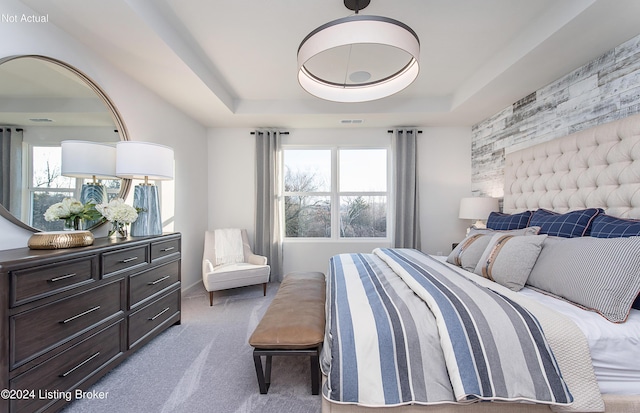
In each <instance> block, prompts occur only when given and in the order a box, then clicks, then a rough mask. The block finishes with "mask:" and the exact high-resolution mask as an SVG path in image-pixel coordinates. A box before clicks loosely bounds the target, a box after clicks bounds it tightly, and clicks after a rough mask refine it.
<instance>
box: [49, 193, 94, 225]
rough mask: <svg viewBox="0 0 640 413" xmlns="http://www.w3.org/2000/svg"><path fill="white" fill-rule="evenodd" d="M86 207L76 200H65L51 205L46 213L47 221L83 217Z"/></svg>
mask: <svg viewBox="0 0 640 413" xmlns="http://www.w3.org/2000/svg"><path fill="white" fill-rule="evenodd" d="M84 209H85V206H84V205H83V204H82V202H80V201H78V200H77V199H75V198H64V199H63V200H62V202H58V203H55V204H53V205H51V206H50V207H49V208H47V210H46V211H45V213H44V219H45V221H56V220H58V219H67V218H72V216H73V215H81V214H82V212H83V211H84Z"/></svg>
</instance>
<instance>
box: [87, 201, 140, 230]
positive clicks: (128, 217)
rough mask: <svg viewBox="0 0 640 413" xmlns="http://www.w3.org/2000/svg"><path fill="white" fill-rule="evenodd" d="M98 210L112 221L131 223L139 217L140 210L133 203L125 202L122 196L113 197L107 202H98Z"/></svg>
mask: <svg viewBox="0 0 640 413" xmlns="http://www.w3.org/2000/svg"><path fill="white" fill-rule="evenodd" d="M96 210H97V211H98V212H99V213H101V214H102V216H103V217H105V218H106V219H107V221H111V222H120V223H122V224H130V223H132V222H134V221H135V220H136V219H138V211H136V209H135V208H134V207H132V206H131V205H127V204H125V203H124V199H122V198H116V199H112V200H111V201H109V203H106V204H98V205H96Z"/></svg>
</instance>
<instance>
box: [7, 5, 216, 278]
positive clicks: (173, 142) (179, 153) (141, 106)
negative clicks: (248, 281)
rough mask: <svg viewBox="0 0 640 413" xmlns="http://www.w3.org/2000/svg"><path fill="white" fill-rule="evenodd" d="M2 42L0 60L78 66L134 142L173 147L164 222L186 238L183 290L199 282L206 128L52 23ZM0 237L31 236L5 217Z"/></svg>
mask: <svg viewBox="0 0 640 413" xmlns="http://www.w3.org/2000/svg"><path fill="white" fill-rule="evenodd" d="M2 12H3V13H7V14H21V13H27V14H33V12H32V11H31V10H29V9H28V8H26V7H25V6H24V5H23V4H22V3H19V2H17V1H15V0H3V5H2ZM0 38H2V39H5V41H3V42H0V56H11V55H22V54H40V55H45V56H50V57H54V58H56V59H60V60H62V61H65V62H67V63H68V64H70V65H72V66H75V67H76V68H78V69H79V70H81V71H82V72H84V73H85V74H87V75H88V76H89V77H90V78H92V79H93V81H94V82H96V83H97V84H98V85H100V86H101V87H102V89H103V90H104V91H105V92H106V94H107V95H108V96H109V97H110V98H111V100H112V101H113V102H114V104H115V106H116V107H117V108H118V110H119V112H120V114H121V116H122V118H123V120H124V123H125V124H126V126H127V129H128V131H129V137H130V139H132V140H141V141H150V142H156V143H160V144H165V145H168V146H171V147H173V148H174V150H175V180H174V181H170V182H163V183H162V187H161V193H162V200H161V202H162V206H161V207H162V218H163V221H164V222H165V227H164V228H165V230H167V231H179V232H181V233H182V235H183V239H182V247H183V262H182V279H183V283H184V286H183V289H186V288H188V287H189V286H191V285H193V284H195V283H197V282H199V280H200V277H201V276H200V262H201V259H202V248H203V242H204V240H203V235H202V234H203V232H204V230H205V229H206V227H207V200H208V198H207V194H206V188H207V174H206V169H207V167H206V164H207V157H206V155H207V154H206V151H205V150H204V148H205V146H206V145H207V139H206V129H205V128H204V127H202V126H201V125H200V124H198V123H197V122H195V121H193V120H192V119H191V118H188V117H187V116H185V115H184V114H183V113H182V112H180V111H178V110H176V109H175V108H174V107H173V106H171V105H169V104H167V103H166V102H165V101H163V100H162V99H160V98H159V97H158V96H157V95H155V94H154V93H153V92H151V91H149V90H148V89H146V88H144V87H143V86H141V85H140V84H139V83H137V82H136V81H134V80H133V79H131V78H129V77H128V76H126V75H125V74H123V73H122V72H120V71H119V70H117V69H116V68H114V67H113V66H112V65H110V64H109V63H108V62H106V61H104V60H103V59H101V58H100V57H99V56H98V55H97V54H95V53H94V52H93V51H92V50H90V49H88V48H87V47H85V46H84V45H83V44H81V43H80V42H78V41H77V40H75V39H73V38H71V37H70V36H68V35H67V34H66V33H64V32H63V31H61V30H60V29H58V28H57V27H56V26H55V25H54V24H53V22H49V23H31V24H29V23H3V24H0ZM132 192H133V191H132ZM105 233H106V228H101V229H100V230H99V231H98V232H97V233H96V236H103V235H105ZM0 234H2V236H1V237H0V249H9V248H19V247H24V246H26V245H27V240H28V238H29V236H30V233H29V232H28V231H25V230H23V229H21V228H19V227H16V226H15V225H13V224H11V223H10V222H8V221H6V220H4V219H2V218H0Z"/></svg>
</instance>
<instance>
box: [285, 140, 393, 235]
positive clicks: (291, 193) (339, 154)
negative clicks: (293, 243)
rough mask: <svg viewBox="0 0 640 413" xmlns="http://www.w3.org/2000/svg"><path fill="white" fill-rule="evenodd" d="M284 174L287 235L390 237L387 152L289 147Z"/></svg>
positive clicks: (378, 150) (383, 150) (286, 151)
mask: <svg viewBox="0 0 640 413" xmlns="http://www.w3.org/2000/svg"><path fill="white" fill-rule="evenodd" d="M283 170H284V177H283V178H284V179H283V182H284V219H285V236H286V237H289V238H331V237H332V236H333V234H332V229H335V231H336V233H337V234H336V236H337V237H339V238H384V237H386V236H387V149H339V148H334V149H304V150H300V149H295V150H294V149H291V150H287V149H285V151H284V168H283ZM333 174H337V176H339V177H340V178H339V180H332V176H333ZM338 181H339V182H338ZM334 182H336V184H337V187H332V183H334ZM334 185H335V184H334ZM332 208H336V209H337V210H336V212H335V214H334V213H332ZM333 216H335V217H336V218H337V222H335V223H333V222H332V217H333Z"/></svg>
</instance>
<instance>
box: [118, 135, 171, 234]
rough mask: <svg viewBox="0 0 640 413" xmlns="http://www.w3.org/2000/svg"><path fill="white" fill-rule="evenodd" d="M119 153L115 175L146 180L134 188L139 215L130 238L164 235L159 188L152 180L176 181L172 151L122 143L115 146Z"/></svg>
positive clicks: (139, 143) (149, 144)
mask: <svg viewBox="0 0 640 413" xmlns="http://www.w3.org/2000/svg"><path fill="white" fill-rule="evenodd" d="M116 152H117V156H116V175H118V176H119V177H120V178H129V179H144V183H142V184H139V185H136V186H135V189H134V193H133V206H134V208H138V209H139V210H140V212H138V219H136V220H135V221H134V222H133V223H132V224H131V235H132V236H145V235H161V234H162V218H161V216H160V201H159V198H158V187H157V186H155V185H154V184H152V183H150V182H149V180H155V181H164V180H171V179H173V149H172V148H170V147H168V146H164V145H158V144H156V143H150V142H137V141H121V142H118V143H117V144H116Z"/></svg>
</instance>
